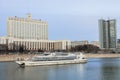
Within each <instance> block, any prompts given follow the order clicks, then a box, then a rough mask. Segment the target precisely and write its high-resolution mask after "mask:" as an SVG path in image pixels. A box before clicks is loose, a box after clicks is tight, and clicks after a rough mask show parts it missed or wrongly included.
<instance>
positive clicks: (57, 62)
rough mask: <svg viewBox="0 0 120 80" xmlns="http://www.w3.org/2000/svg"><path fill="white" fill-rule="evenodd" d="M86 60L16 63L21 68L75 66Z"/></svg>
mask: <svg viewBox="0 0 120 80" xmlns="http://www.w3.org/2000/svg"><path fill="white" fill-rule="evenodd" d="M86 62H87V59H82V60H80V59H75V60H60V61H16V63H17V64H19V65H20V66H22V67H25V66H43V65H59V64H75V63H86Z"/></svg>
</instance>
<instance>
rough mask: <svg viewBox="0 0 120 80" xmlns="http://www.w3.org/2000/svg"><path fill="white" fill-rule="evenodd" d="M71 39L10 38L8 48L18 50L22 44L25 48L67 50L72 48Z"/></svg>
mask: <svg viewBox="0 0 120 80" xmlns="http://www.w3.org/2000/svg"><path fill="white" fill-rule="evenodd" d="M70 45H71V44H70V41H69V40H59V41H52V40H35V39H15V38H9V40H8V49H9V50H13V49H16V50H18V49H19V47H20V46H23V47H24V49H25V50H38V49H41V50H46V51H50V50H66V49H70Z"/></svg>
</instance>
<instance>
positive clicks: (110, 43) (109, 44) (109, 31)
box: [99, 19, 117, 49]
mask: <svg viewBox="0 0 120 80" xmlns="http://www.w3.org/2000/svg"><path fill="white" fill-rule="evenodd" d="M116 39H117V36H116V20H115V19H112V20H103V19H100V20H99V41H100V47H101V48H104V49H106V48H107V49H112V48H116Z"/></svg>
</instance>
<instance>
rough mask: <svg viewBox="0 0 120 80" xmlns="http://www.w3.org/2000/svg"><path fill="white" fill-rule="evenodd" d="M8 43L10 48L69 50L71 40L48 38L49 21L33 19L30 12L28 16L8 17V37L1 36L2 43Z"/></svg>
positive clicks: (0, 41) (0, 42)
mask: <svg viewBox="0 0 120 80" xmlns="http://www.w3.org/2000/svg"><path fill="white" fill-rule="evenodd" d="M3 43H4V44H6V45H7V46H8V49H9V50H18V49H19V48H20V46H23V47H24V49H25V50H38V49H41V50H47V51H50V50H67V49H70V48H71V47H70V45H71V42H70V40H48V23H47V22H46V21H42V20H33V19H32V17H31V15H30V14H27V17H26V18H19V17H17V16H15V17H8V18H7V37H0V44H3Z"/></svg>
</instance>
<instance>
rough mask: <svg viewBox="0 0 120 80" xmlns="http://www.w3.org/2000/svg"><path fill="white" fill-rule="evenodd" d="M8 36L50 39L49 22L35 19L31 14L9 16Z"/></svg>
mask: <svg viewBox="0 0 120 80" xmlns="http://www.w3.org/2000/svg"><path fill="white" fill-rule="evenodd" d="M7 36H8V37H13V38H18V39H36V40H48V23H47V22H45V21H42V20H33V19H32V17H31V15H30V14H27V16H26V18H19V17H17V16H15V17H8V19H7Z"/></svg>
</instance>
